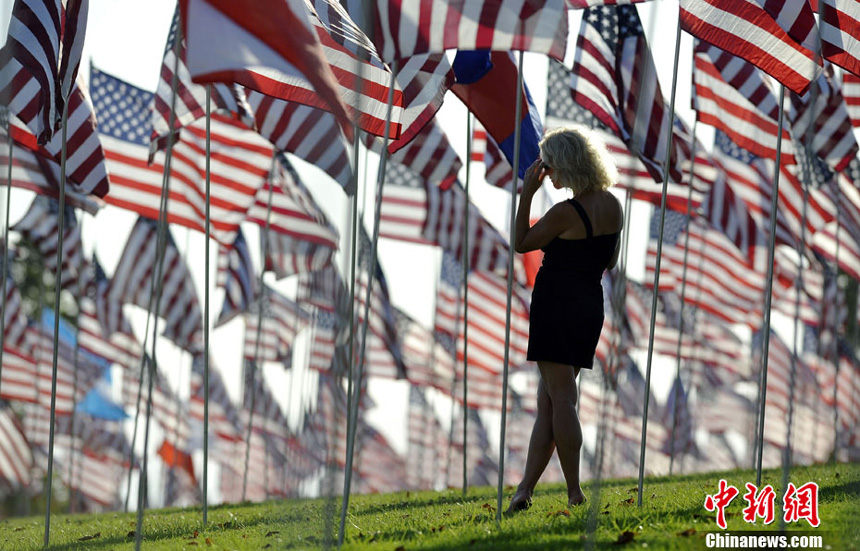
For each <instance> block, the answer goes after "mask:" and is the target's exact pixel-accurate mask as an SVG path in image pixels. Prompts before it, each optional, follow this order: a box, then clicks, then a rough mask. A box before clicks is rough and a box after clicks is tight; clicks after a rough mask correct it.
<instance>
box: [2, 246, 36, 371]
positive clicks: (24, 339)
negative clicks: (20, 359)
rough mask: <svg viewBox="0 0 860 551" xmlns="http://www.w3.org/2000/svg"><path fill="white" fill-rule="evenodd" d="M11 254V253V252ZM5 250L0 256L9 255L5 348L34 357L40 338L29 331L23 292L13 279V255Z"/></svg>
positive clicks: (6, 287)
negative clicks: (22, 296)
mask: <svg viewBox="0 0 860 551" xmlns="http://www.w3.org/2000/svg"><path fill="white" fill-rule="evenodd" d="M10 252H11V251H10ZM10 252H7V251H6V250H5V247H3V250H0V254H6V255H9V258H8V259H7V264H6V266H7V269H6V274H4V278H3V284H4V287H5V290H4V291H5V294H6V298H5V301H6V311H5V316H4V320H3V322H4V325H3V328H4V331H3V348H4V350H5V349H7V348H11V349H13V350H17V351H18V352H19V353H21V354H22V355H24V356H28V357H33V355H34V349H35V346H36V344H37V341H38V338H37V337H36V336H35V333H34V332H33V331H31V330H29V329H28V325H29V321H28V320H27V314H26V313H25V312H24V310H23V304H24V302H23V299H22V298H21V291H20V290H19V289H18V286H17V285H16V284H15V280H14V279H12V272H11V267H12V258H11V257H12V254H14V253H12V254H10Z"/></svg>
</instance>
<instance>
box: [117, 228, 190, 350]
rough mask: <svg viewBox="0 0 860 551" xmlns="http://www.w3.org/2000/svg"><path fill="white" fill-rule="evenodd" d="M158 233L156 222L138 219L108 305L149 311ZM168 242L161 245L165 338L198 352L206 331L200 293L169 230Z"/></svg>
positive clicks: (162, 313)
mask: <svg viewBox="0 0 860 551" xmlns="http://www.w3.org/2000/svg"><path fill="white" fill-rule="evenodd" d="M157 233H158V226H157V224H156V223H155V221H154V220H148V219H146V218H138V219H137V223H135V225H134V227H133V228H132V230H131V233H130V234H129V236H128V240H127V242H126V245H125V249H124V250H123V253H122V256H121V257H120V259H119V262H118V263H117V266H116V270H114V274H113V278H112V279H111V282H110V285H109V286H108V290H107V293H106V300H107V301H109V302H110V303H112V304H125V303H128V304H136V305H137V306H140V307H141V308H149V307H150V302H151V300H150V299H151V297H150V293H151V291H152V284H151V281H152V279H153V273H157V270H158V266H157V260H158V255H157V253H158V251H157V250H156V249H157V245H158V241H159V240H158V238H157ZM165 239H166V243H162V244H161V245H162V247H163V255H164V256H163V267H162V271H161V275H162V281H161V283H160V285H161V302H160V308H159V315H160V316H161V317H162V318H164V320H165V321H166V324H165V328H164V335H165V336H167V337H168V338H169V339H171V340H172V341H173V342H174V343H176V345H177V346H179V347H182V348H184V349H186V350H188V351H190V352H195V351H196V350H198V348H199V347H200V345H201V336H202V331H203V322H202V318H201V313H200V303H199V301H198V299H197V289H196V288H195V286H194V280H193V279H192V277H191V273H190V272H189V269H188V266H187V265H186V264H185V260H184V259H183V258H182V255H181V254H180V253H179V250H178V249H177V248H176V244H175V243H174V241H173V237H172V236H171V235H170V231H169V230H167V232H166V236H165ZM156 285H159V283H156ZM156 290H157V289H156ZM153 298H154V297H153ZM152 302H154V300H153V301H152Z"/></svg>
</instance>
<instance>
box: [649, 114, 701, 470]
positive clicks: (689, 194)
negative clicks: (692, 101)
mask: <svg viewBox="0 0 860 551" xmlns="http://www.w3.org/2000/svg"><path fill="white" fill-rule="evenodd" d="M698 125H699V118H698V117H696V119H695V120H694V121H693V139H692V140H691V141H692V144H691V146H690V150H692V152H693V158H692V159H691V160H690V185H689V188H688V189H687V221H686V223H685V227H687V229H688V231H687V232H685V234H684V267H683V268H682V270H681V306H680V310H679V312H678V347H677V349H676V351H675V360H676V364H675V380H676V381H680V380H681V341H682V340H683V338H684V298H685V296H686V294H687V259H688V253H689V252H690V232H689V227H690V219H691V218H692V215H693V206H692V201H693V184H694V183H695V181H696V127H697V126H698ZM655 293H656V290H655ZM690 333H691V334H692V331H691V332H690ZM673 388H674V387H673ZM673 391H674V389H673ZM677 425H678V396H675V404H674V407H673V408H672V431H671V433H670V437H669V439H670V440H669V441H670V442H671V444H670V446H671V448H670V453H669V476H672V470H673V467H674V465H675V429H676V427H677Z"/></svg>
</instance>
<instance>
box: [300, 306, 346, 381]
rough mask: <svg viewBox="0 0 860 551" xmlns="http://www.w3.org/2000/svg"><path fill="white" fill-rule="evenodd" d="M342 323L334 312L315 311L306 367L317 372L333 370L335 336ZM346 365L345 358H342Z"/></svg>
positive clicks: (336, 346) (336, 345) (335, 348)
mask: <svg viewBox="0 0 860 551" xmlns="http://www.w3.org/2000/svg"><path fill="white" fill-rule="evenodd" d="M342 325H343V321H342V320H341V318H340V316H338V315H337V314H335V313H334V312H329V311H326V310H323V309H321V308H319V309H316V311H315V312H314V317H313V324H312V325H311V345H310V346H311V349H310V357H309V359H308V367H310V368H311V369H316V370H318V371H328V370H329V369H334V366H333V365H332V362H333V361H334V359H335V354H337V352H338V343H337V335H338V332H339V331H340V330H341V327H342ZM343 360H344V365H346V358H343Z"/></svg>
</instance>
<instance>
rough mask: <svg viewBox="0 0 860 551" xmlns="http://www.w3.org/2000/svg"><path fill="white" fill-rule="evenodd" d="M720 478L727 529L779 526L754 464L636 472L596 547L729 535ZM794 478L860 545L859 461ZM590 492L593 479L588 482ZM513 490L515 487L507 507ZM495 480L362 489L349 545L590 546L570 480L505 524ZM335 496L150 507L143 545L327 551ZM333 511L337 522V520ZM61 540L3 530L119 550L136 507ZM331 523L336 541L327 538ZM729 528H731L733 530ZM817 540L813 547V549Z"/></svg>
mask: <svg viewBox="0 0 860 551" xmlns="http://www.w3.org/2000/svg"><path fill="white" fill-rule="evenodd" d="M720 479H725V480H726V482H727V483H728V484H730V485H734V486H735V487H737V488H739V489H740V490H741V492H740V494H739V495H738V496H737V498H736V499H735V500H733V501H732V502H731V504H730V505H729V506H728V507H726V509H725V511H726V521H727V525H728V526H727V529H728V531H729V532H732V533H733V534H738V533H741V531H743V532H748V531H762V532H775V531H777V530H778V529H779V521H778V519H777V520H775V521H774V522H772V523H771V524H769V525H764V524H763V523H762V521H761V519H759V522H758V524H750V523H747V522H746V521H745V520H744V519H743V513H742V510H743V508H744V507H745V506H746V502H745V501H744V500H743V494H744V493H745V490H744V485H745V483H747V482H752V483H755V471H754V470H735V471H727V472H723V473H705V474H695V475H689V476H675V477H672V478H669V477H660V478H651V479H646V482H645V490H644V491H645V495H644V496H643V498H644V499H643V504H642V507H641V508H638V507H637V506H636V499H635V497H636V480H635V479H632V478H629V479H615V480H605V481H603V482H602V483H601V496H600V504H599V506H598V508H597V509H598V514H597V529H596V531H595V532H594V536H593V537H594V543H595V548H596V549H619V548H630V549H632V548H647V549H649V550H654V549H706V545H705V542H706V537H707V534H708V533H712V532H723V531H722V530H721V529H720V528H718V527H717V525H716V523H715V518H716V513H714V512H709V511H707V510H705V508H704V501H705V496H706V495H709V494H710V495H713V494H715V493H716V492H717V490H718V485H719V481H720ZM781 480H782V473H781V471H780V470H777V469H772V470H768V471H764V472H763V476H762V485H765V484H770V485H772V486H773V488H774V490H775V491H776V496H777V497H776V502H777V507H776V511H777V515H779V514H781V513H779V511H780V510H781V509H782V507H781V499H780V496H781V487H780V486H781ZM789 480H790V481H791V482H794V483H795V485H800V484H804V483H806V482H808V481H814V482H816V483H817V484H818V486H819V494H818V514H819V517H820V521H821V522H820V525H819V526H818V528H817V529H813V528H811V527H810V526H809V525H808V524H807V521H806V520H804V519H801V520H799V521H798V522H791V523H788V530H789V534H788V535H789V536H790V535H791V532H793V531H796V530H797V531H800V533H802V534H804V535H806V536H809V535H816V536H819V535H820V536H821V537H822V541H823V547H822V549H834V550H841V549H846V550H852V549H854V550H856V549H860V523H858V521H857V517H856V515H857V511H858V506H860V464H857V463H845V464H835V465H833V464H828V465H812V466H809V467H796V468H793V469H792V471H791V475H790V478H789ZM583 486H584V490H585V494H586V495H587V496H589V498H591V496H592V495H593V494H592V490H593V488H592V485H591V483H590V482H589V483H585V484H584V485H583ZM512 494H513V488H507V489H506V490H505V496H506V499H505V503H506V504H507V502H508V500H509V499H510V496H511V495H512ZM495 495H496V489H495V488H493V487H477V488H471V489H470V490H469V491H468V493H467V494H466V496H465V497H464V496H463V494H462V492H461V490H460V489H453V490H446V491H440V492H430V491H423V492H398V493H393V494H375V495H354V496H352V498H351V500H350V512H349V515H348V517H347V534H346V538H345V541H344V545H343V547H342V549H344V550H359V549H360V550H364V549H368V550H371V549H379V550H387V551H394V550H397V549H402V550H404V551H408V550H416V549H433V550H441V549H468V550H491V549H527V550H543V549H547V550H549V549H584V548H585V546H586V534H587V532H588V530H587V522H588V514H589V510H588V508H587V507H588V506H586V507H576V508H573V509H568V507H567V505H566V504H567V499H566V493H565V491H564V487H563V485H561V484H539V485H538V488H537V491H536V493H535V496H534V505H533V506H532V508H531V509H529V510H528V511H525V512H522V513H518V514H516V515H514V516H511V517H503V519H502V523H501V525H500V526H497V525H496V520H495V519H496V515H495V509H494V507H495V503H496V499H495ZM339 504H340V500H339V499H337V500H336V502H335V503H332V501H331V500H326V499H287V500H278V501H269V502H265V503H259V504H251V503H244V504H231V505H220V506H217V507H210V508H209V523H208V525H207V526H205V527H204V526H203V522H202V515H201V508H200V507H192V508H186V509H176V508H173V509H162V510H151V511H148V512H147V516H146V522H145V524H144V537H143V542H142V549H160V550H161V549H163V550H180V549H185V550H187V549H194V548H199V549H211V550H222V549H223V550H227V549H230V550H241V551H244V550H251V549H253V550H258V549H272V550H277V549H296V550H300V549H301V550H311V549H326V548H331V549H334V548H336V545H335V543H336V541H337V538H336V534H335V533H334V530H336V528H337V522H336V518H333V516H334V515H335V512H336V511H337V510H339ZM326 517H328V522H326ZM52 519H53V520H52V523H53V529H52V534H53V537H52V540H51V545H49V546H48V547H42V539H41V538H42V530H43V527H42V519H41V517H39V518H36V517H32V518H20V517H19V518H10V519H7V520H3V521H0V539H2V541H3V549H5V550H8V551H30V550H35V549H47V550H61V549H62V550H78V549H81V550H84V549H86V550H96V551H98V550H105V551H107V550H115V551H122V550H127V549H133V548H134V537H133V536H134V533H133V531H134V528H135V523H134V514H133V513H130V514H121V513H106V514H99V515H55V516H53V517H52ZM326 530H328V531H329V532H328V533H329V534H330V536H331V540H330V541H331V542H334V543H330V544H329V545H326V538H325V534H326ZM723 533H724V534H725V533H727V532H723ZM811 548H812V547H805V549H811Z"/></svg>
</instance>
